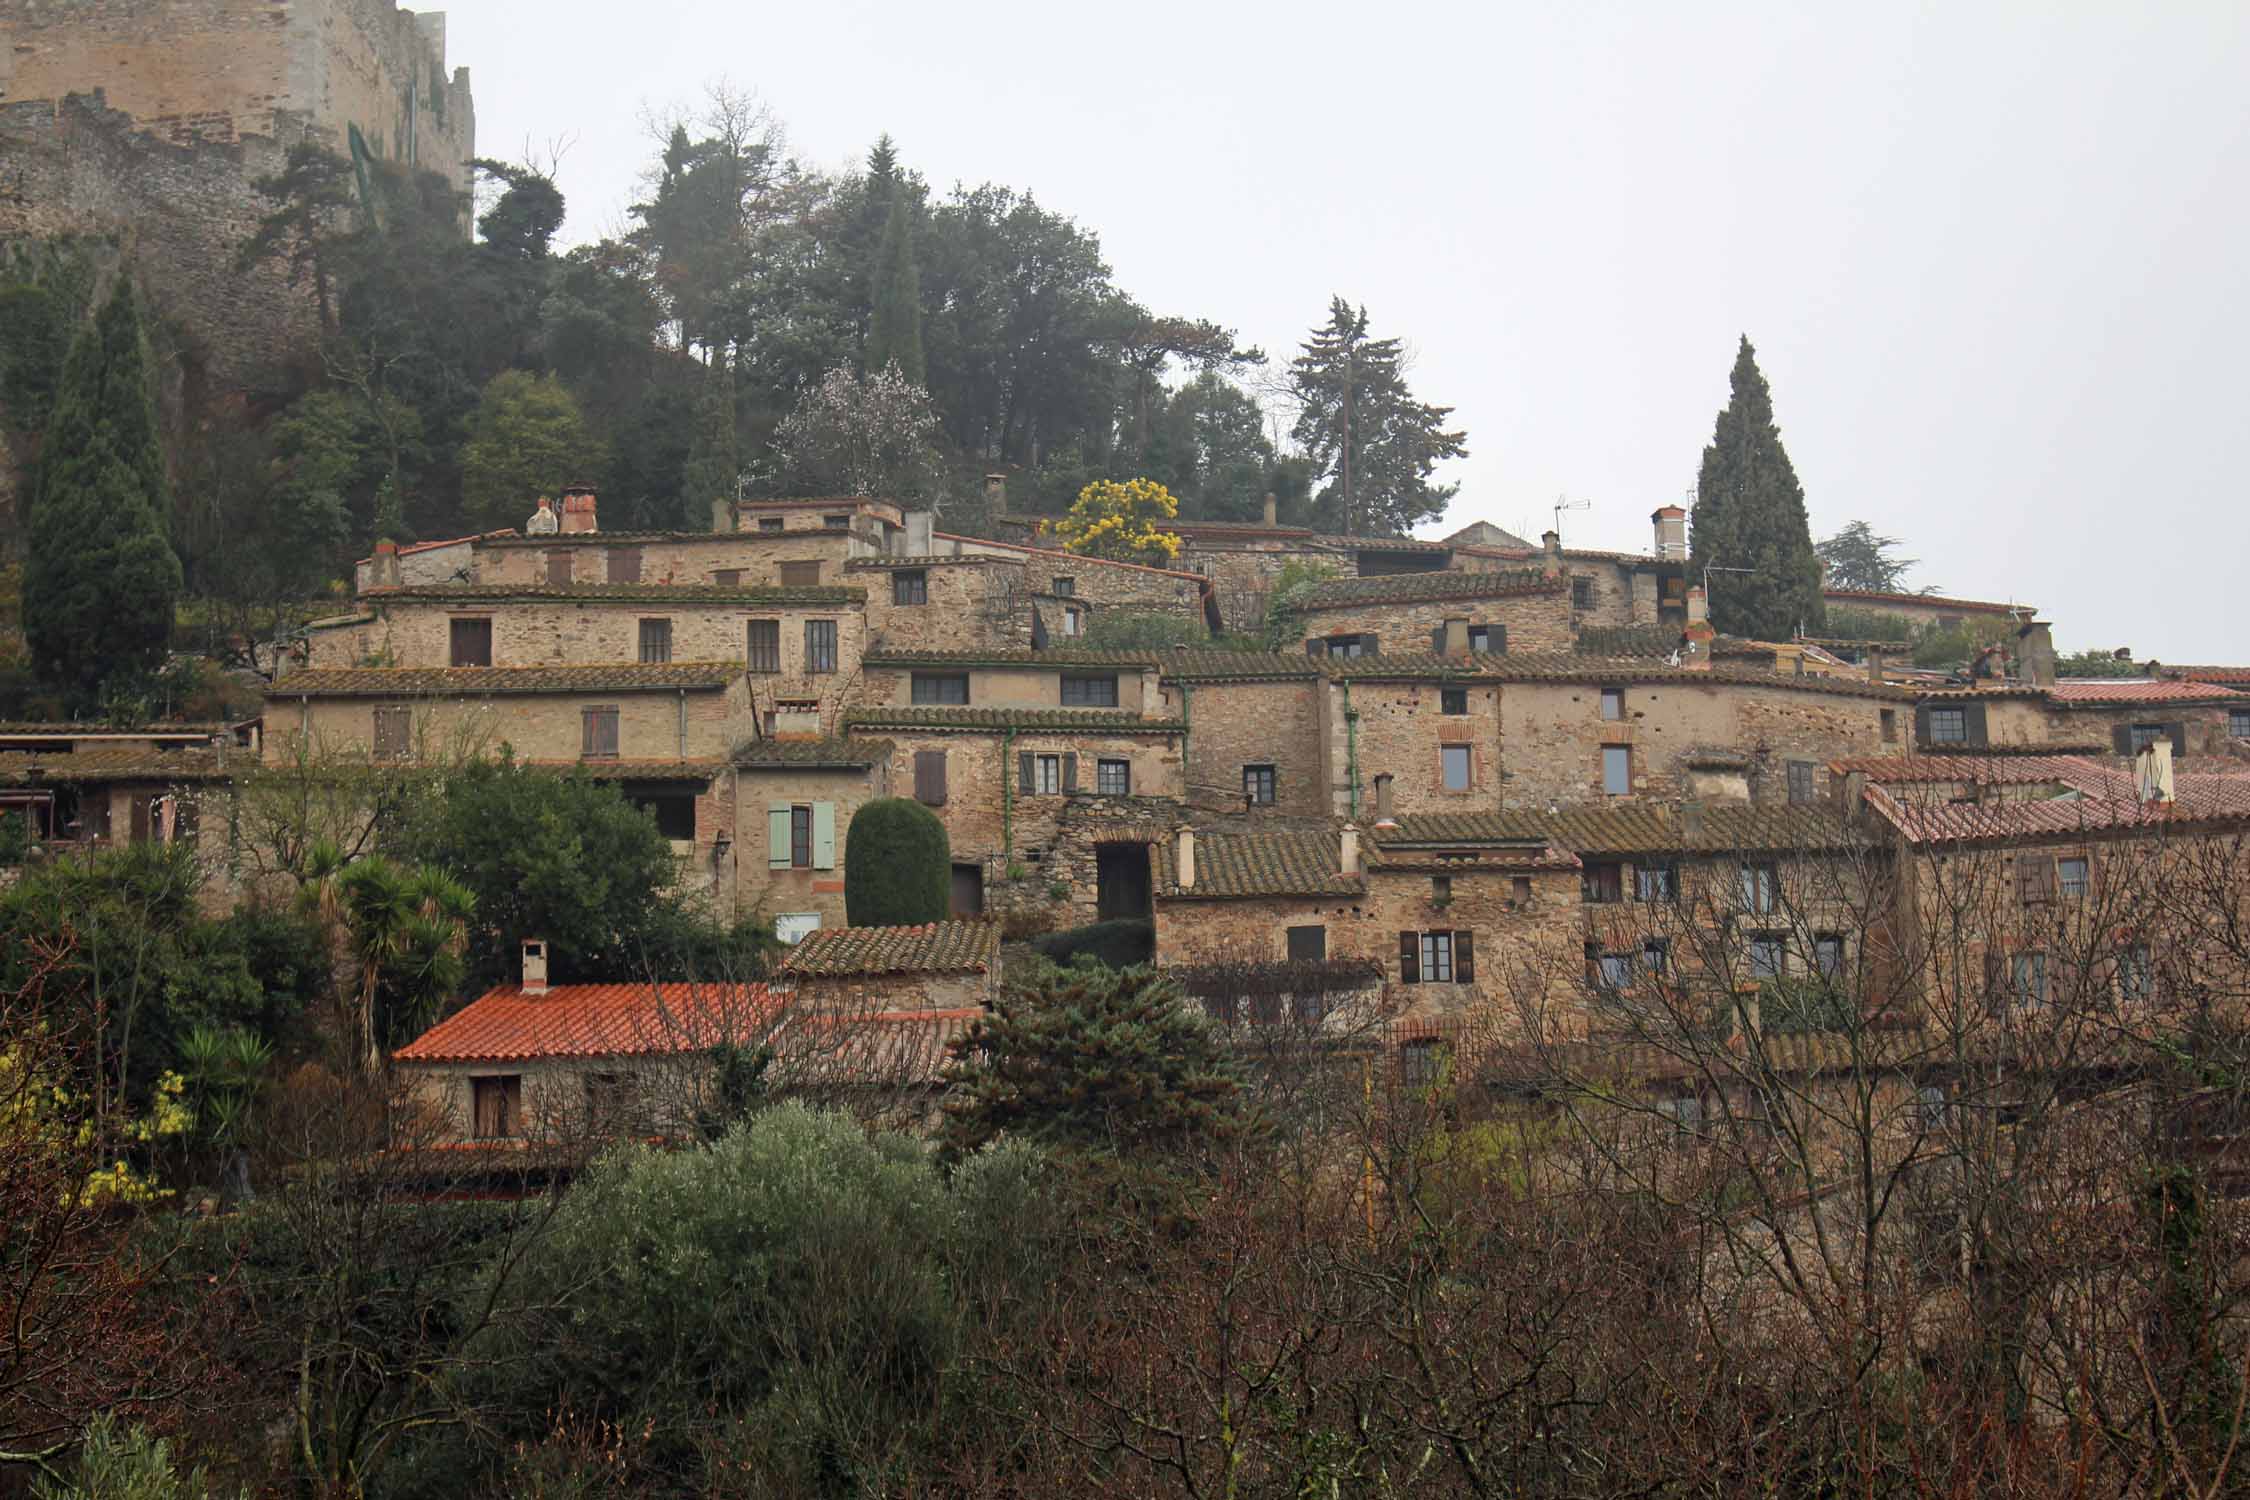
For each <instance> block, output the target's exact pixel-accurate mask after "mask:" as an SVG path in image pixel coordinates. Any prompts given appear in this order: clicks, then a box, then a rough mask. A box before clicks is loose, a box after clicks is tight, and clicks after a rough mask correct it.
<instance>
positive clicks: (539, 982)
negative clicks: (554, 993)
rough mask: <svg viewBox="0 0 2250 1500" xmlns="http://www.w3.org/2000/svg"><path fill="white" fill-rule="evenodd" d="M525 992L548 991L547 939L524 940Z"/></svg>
mask: <svg viewBox="0 0 2250 1500" xmlns="http://www.w3.org/2000/svg"><path fill="white" fill-rule="evenodd" d="M522 989H523V992H524V993H525V994H527V995H544V994H546V993H547V940H546V939H545V938H525V939H524V940H523V985H522Z"/></svg>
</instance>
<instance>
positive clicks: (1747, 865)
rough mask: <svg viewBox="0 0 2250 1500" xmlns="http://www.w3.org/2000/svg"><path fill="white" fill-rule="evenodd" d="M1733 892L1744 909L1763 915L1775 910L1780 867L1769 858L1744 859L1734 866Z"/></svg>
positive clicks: (1778, 889) (1779, 887)
mask: <svg viewBox="0 0 2250 1500" xmlns="http://www.w3.org/2000/svg"><path fill="white" fill-rule="evenodd" d="M1735 894H1736V895H1737V896H1738V897H1740V899H1741V902H1742V909H1743V910H1744V911H1749V912H1757V913H1759V914H1761V915H1763V914H1765V913H1768V912H1772V911H1774V910H1776V909H1777V908H1778V907H1779V906H1780V901H1781V867H1780V866H1779V865H1776V864H1774V863H1773V862H1772V861H1770V860H1745V861H1744V862H1743V863H1742V864H1741V865H1739V866H1737V867H1736V875H1735Z"/></svg>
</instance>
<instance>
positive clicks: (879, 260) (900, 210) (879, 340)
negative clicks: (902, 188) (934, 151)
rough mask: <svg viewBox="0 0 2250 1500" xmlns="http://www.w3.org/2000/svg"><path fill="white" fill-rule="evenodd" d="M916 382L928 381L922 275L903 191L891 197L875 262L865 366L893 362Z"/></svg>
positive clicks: (873, 368) (872, 368)
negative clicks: (923, 333)
mask: <svg viewBox="0 0 2250 1500" xmlns="http://www.w3.org/2000/svg"><path fill="white" fill-rule="evenodd" d="M893 364H895V365H897V366H898V369H899V373H900V374H901V375H904V376H905V377H906V378H907V379H908V380H911V381H913V382H914V383H915V384H916V385H923V384H926V383H927V382H928V379H929V374H928V370H927V369H926V367H925V366H924V364H923V362H922V278H921V275H920V273H919V272H917V271H916V270H915V268H914V220H913V218H912V217H911V216H910V215H909V213H908V211H907V205H906V199H905V196H904V195H903V194H899V195H895V196H894V197H893V198H892V199H891V212H890V217H889V218H888V219H887V220H886V221H885V222H884V224H883V248H882V250H881V251H880V252H879V253H878V255H877V256H876V261H875V312H874V316H873V317H872V319H871V320H870V321H869V323H868V329H867V370H868V373H869V374H871V375H872V374H877V373H880V372H881V371H882V370H884V369H886V368H888V367H889V366H891V365H893Z"/></svg>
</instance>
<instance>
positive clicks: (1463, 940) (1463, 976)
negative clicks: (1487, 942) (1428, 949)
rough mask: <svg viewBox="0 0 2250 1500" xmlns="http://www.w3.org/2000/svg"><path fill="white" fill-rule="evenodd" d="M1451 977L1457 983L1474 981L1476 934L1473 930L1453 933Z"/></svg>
mask: <svg viewBox="0 0 2250 1500" xmlns="http://www.w3.org/2000/svg"><path fill="white" fill-rule="evenodd" d="M1453 979H1454V982H1455V983H1457V984H1474V983H1476V980H1477V953H1476V934H1475V933H1473V932H1469V931H1466V930H1463V931H1460V932H1456V933H1454V934H1453Z"/></svg>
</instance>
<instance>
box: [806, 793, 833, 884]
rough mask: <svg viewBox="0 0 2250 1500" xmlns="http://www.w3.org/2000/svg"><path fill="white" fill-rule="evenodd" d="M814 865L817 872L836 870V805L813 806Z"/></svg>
mask: <svg viewBox="0 0 2250 1500" xmlns="http://www.w3.org/2000/svg"><path fill="white" fill-rule="evenodd" d="M812 864H813V868H814V869H816V870H833V869H835V868H836V804H835V803H833V802H815V803H814V804H813V805H812Z"/></svg>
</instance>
